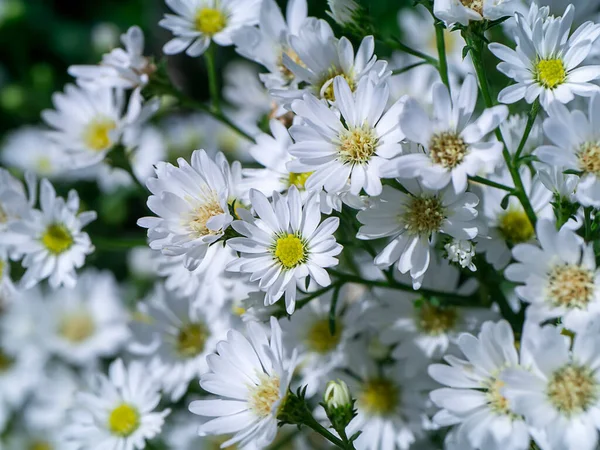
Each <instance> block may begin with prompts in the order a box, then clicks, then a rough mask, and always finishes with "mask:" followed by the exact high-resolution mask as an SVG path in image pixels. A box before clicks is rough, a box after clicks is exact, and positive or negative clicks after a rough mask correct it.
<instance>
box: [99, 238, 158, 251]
mask: <svg viewBox="0 0 600 450" xmlns="http://www.w3.org/2000/svg"><path fill="white" fill-rule="evenodd" d="M92 243H93V244H94V246H96V247H97V248H98V249H100V250H103V251H122V250H130V249H132V248H135V247H146V246H148V241H147V239H146V237H137V236H136V237H131V238H110V237H103V236H97V235H94V237H93V242H92Z"/></svg>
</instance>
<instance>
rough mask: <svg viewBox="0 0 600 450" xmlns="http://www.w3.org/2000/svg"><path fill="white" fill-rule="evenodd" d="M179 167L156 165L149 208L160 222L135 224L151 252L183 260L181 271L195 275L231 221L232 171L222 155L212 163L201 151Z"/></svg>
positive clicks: (148, 219) (153, 219)
mask: <svg viewBox="0 0 600 450" xmlns="http://www.w3.org/2000/svg"><path fill="white" fill-rule="evenodd" d="M177 162H178V167H176V166H173V165H172V164H169V163H165V162H160V163H158V164H157V165H156V178H150V179H148V181H147V186H148V189H149V190H150V192H151V193H152V195H151V196H150V197H149V198H148V203H147V204H148V208H150V210H151V211H152V212H153V213H155V214H156V215H157V216H158V217H144V218H141V219H139V220H138V225H139V226H141V227H143V228H148V238H149V240H150V248H152V249H154V250H160V251H161V252H162V253H163V254H165V255H168V256H176V255H185V266H186V267H187V268H188V269H190V270H194V269H195V268H196V267H198V265H199V264H200V263H201V261H202V260H203V259H204V256H205V255H206V252H207V250H208V247H209V246H210V245H212V244H214V243H215V242H217V241H218V240H219V239H220V238H221V237H222V236H223V234H224V232H225V230H226V229H227V228H228V227H229V224H230V223H231V221H232V220H233V216H232V215H231V214H230V212H229V202H230V201H231V200H233V199H232V198H231V196H232V194H233V193H232V192H231V191H232V190H231V186H230V185H229V180H230V178H231V169H230V167H229V164H228V163H227V160H226V159H225V156H223V154H218V155H217V157H216V158H215V160H214V161H213V160H212V159H210V158H209V157H208V155H207V154H206V152H205V151H204V150H197V151H195V152H194V153H193V154H192V158H191V164H189V163H188V162H187V161H185V160H184V159H183V158H179V159H178V160H177Z"/></svg>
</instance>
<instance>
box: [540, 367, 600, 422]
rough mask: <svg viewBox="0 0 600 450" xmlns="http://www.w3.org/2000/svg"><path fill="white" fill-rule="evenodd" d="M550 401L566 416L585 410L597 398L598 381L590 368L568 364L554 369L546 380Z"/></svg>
mask: <svg viewBox="0 0 600 450" xmlns="http://www.w3.org/2000/svg"><path fill="white" fill-rule="evenodd" d="M546 395H547V397H548V399H549V400H550V403H551V404H552V405H553V406H554V407H555V408H556V409H558V410H559V411H560V412H561V413H562V414H564V415H566V416H572V415H576V414H580V413H582V412H585V411H587V410H588V408H590V407H591V406H592V405H594V404H595V403H596V401H597V399H598V382H597V381H596V377H595V376H594V373H593V371H592V370H591V369H589V368H587V367H583V366H578V365H574V364H569V365H566V366H563V367H561V368H560V369H558V370H556V371H555V372H554V373H553V374H552V376H551V377H550V379H549V381H548V386H547V388H546Z"/></svg>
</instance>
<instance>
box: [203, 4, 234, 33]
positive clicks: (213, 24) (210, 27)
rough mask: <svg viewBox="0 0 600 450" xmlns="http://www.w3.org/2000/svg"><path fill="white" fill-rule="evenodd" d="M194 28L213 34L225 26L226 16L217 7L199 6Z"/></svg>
mask: <svg viewBox="0 0 600 450" xmlns="http://www.w3.org/2000/svg"><path fill="white" fill-rule="evenodd" d="M195 25H196V30H198V31H200V32H201V33H203V34H206V35H208V36H214V35H215V34H217V33H218V32H220V31H222V30H223V29H224V28H225V27H226V26H227V16H226V15H225V14H224V13H223V11H220V10H218V9H214V8H201V9H199V10H198V12H197V13H196V17H195Z"/></svg>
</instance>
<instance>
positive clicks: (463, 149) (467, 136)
mask: <svg viewBox="0 0 600 450" xmlns="http://www.w3.org/2000/svg"><path fill="white" fill-rule="evenodd" d="M455 92H456V91H455ZM476 102H477V82H476V81H475V77H474V76H472V75H469V76H467V78H466V79H465V81H464V83H463V85H462V88H461V89H460V91H459V93H458V94H457V95H455V96H454V98H451V97H450V93H449V92H448V89H447V88H446V86H444V85H443V84H442V83H436V85H435V86H434V88H433V116H432V117H429V116H428V115H427V113H426V112H425V110H424V109H423V107H422V106H421V105H420V104H419V103H418V102H417V101H416V100H414V99H409V100H407V101H406V103H405V106H404V109H403V111H402V114H401V115H400V129H401V130H402V132H403V133H404V135H405V136H406V138H407V139H408V140H409V141H412V142H414V143H417V144H420V145H421V146H422V151H417V152H415V153H411V154H407V155H401V156H400V157H398V158H397V159H396V166H395V167H394V168H392V169H391V170H390V172H391V174H392V175H393V174H395V175H397V176H399V177H400V178H415V177H418V178H419V179H420V180H421V181H422V183H423V184H424V185H425V186H427V187H429V188H431V189H441V188H443V187H445V186H447V185H448V184H449V183H452V186H453V187H454V190H455V191H456V192H457V193H458V192H463V191H465V190H466V188H467V178H468V176H470V175H477V174H479V173H480V172H481V171H487V172H490V171H492V170H493V169H494V166H495V165H496V164H497V163H498V162H499V161H500V159H501V158H502V144H501V143H500V142H497V141H494V140H491V141H486V140H485V138H486V136H488V135H489V134H490V133H491V132H492V131H494V130H495V129H496V128H497V127H498V126H499V125H500V124H501V123H502V122H503V121H504V120H506V118H507V117H508V108H507V107H506V106H504V105H498V106H494V107H492V108H488V109H486V110H484V111H483V113H482V114H481V115H480V116H479V118H478V119H477V120H473V119H472V114H473V111H474V110H475V103H476Z"/></svg>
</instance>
